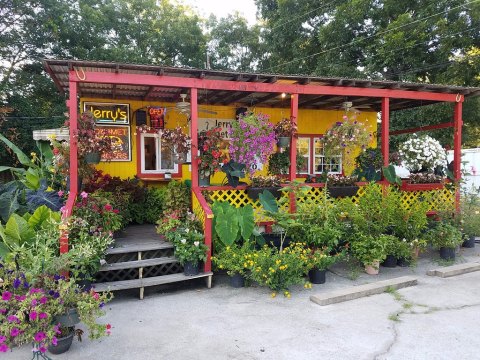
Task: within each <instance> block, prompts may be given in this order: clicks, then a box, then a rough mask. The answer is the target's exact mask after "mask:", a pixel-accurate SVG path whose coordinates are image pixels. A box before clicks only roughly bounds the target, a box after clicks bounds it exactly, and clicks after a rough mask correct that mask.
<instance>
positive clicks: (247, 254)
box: [212, 241, 255, 276]
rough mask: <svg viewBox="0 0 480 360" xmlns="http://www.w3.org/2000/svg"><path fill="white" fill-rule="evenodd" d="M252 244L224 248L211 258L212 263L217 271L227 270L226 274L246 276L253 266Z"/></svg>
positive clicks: (246, 242) (246, 243)
mask: <svg viewBox="0 0 480 360" xmlns="http://www.w3.org/2000/svg"><path fill="white" fill-rule="evenodd" d="M252 246H253V244H252V243H250V242H248V241H245V242H244V243H243V245H241V246H240V245H238V244H233V245H232V246H226V247H225V248H223V249H222V250H221V251H219V252H218V254H217V255H216V256H213V257H212V261H213V263H214V264H215V265H216V266H217V268H218V269H221V270H223V269H225V270H227V274H228V275H230V276H232V275H235V274H241V275H243V276H245V275H247V271H248V270H249V269H250V268H251V267H252V266H253V265H254V258H255V257H254V255H253V252H252Z"/></svg>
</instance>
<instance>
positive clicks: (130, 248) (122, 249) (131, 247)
mask: <svg viewBox="0 0 480 360" xmlns="http://www.w3.org/2000/svg"><path fill="white" fill-rule="evenodd" d="M161 249H173V245H172V244H170V243H168V242H164V241H160V240H158V241H156V242H146V243H132V244H128V245H119V246H116V247H113V248H110V249H107V251H106V254H107V255H113V254H126V253H132V252H144V251H152V250H161Z"/></svg>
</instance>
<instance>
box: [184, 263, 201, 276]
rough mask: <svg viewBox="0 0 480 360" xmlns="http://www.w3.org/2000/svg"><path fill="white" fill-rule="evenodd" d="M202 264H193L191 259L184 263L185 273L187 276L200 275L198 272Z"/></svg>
mask: <svg viewBox="0 0 480 360" xmlns="http://www.w3.org/2000/svg"><path fill="white" fill-rule="evenodd" d="M199 265H200V264H198V263H197V264H195V265H194V264H193V263H191V262H189V261H187V262H186V263H185V264H184V265H183V273H184V274H185V275H186V276H194V275H198V273H199V272H200V269H199V268H200V266H199Z"/></svg>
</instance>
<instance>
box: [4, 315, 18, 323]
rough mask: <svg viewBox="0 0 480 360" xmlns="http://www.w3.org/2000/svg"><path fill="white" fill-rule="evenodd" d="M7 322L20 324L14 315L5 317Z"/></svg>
mask: <svg viewBox="0 0 480 360" xmlns="http://www.w3.org/2000/svg"><path fill="white" fill-rule="evenodd" d="M7 320H8V322H16V323H19V322H20V320H18V317H16V316H15V315H9V316H7Z"/></svg>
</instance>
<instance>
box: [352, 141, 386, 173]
mask: <svg viewBox="0 0 480 360" xmlns="http://www.w3.org/2000/svg"><path fill="white" fill-rule="evenodd" d="M355 165H356V168H355V171H354V174H355V175H357V176H358V179H359V180H362V179H365V180H366V181H378V180H380V179H381V177H382V173H381V169H382V166H383V156H382V152H381V150H380V149H379V148H372V147H369V148H367V149H365V151H363V152H361V153H360V154H359V155H358V156H357V157H356V158H355Z"/></svg>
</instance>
